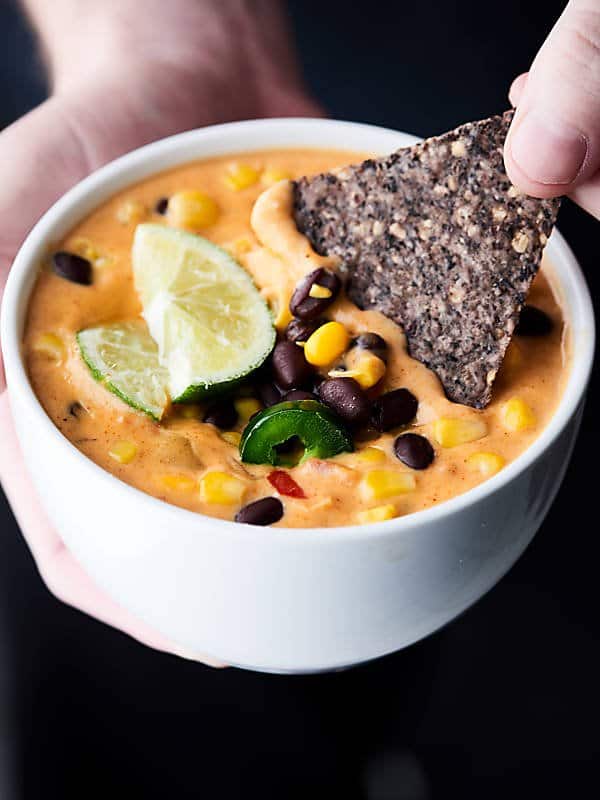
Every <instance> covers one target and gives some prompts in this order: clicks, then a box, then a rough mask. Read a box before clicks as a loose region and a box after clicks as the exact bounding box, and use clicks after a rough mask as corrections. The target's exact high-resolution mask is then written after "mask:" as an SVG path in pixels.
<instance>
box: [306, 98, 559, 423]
mask: <svg viewBox="0 0 600 800" xmlns="http://www.w3.org/2000/svg"><path fill="white" fill-rule="evenodd" d="M512 115H513V112H512V111H508V112H506V113H505V114H504V115H502V116H497V117H492V118H490V119H487V120H482V121H479V122H471V123H467V124H466V125H462V126H461V127H460V128H457V129H456V130H454V131H450V132H449V133H445V134H443V135H442V136H437V137H435V138H432V139H427V140H425V141H424V142H422V143H420V144H417V145H415V146H414V147H408V148H403V149H401V150H398V151H397V152H395V153H392V155H389V156H386V157H383V158H377V159H369V160H367V161H365V162H363V163H362V164H359V165H357V166H351V167H347V168H344V169H342V170H339V171H337V172H336V173H335V174H333V173H328V174H324V175H318V176H316V177H313V178H302V179H300V180H299V181H296V182H295V184H294V214H295V219H296V224H297V226H298V229H299V230H300V231H301V232H302V233H304V234H305V235H306V236H307V237H308V239H309V240H310V242H311V244H312V246H313V248H314V249H315V250H316V251H317V252H318V253H320V254H322V255H334V256H338V257H339V258H340V259H341V262H342V263H341V271H342V273H345V274H346V277H347V285H346V290H347V293H348V296H349V297H350V298H351V299H352V300H353V301H354V302H355V303H356V304H357V305H358V306H359V307H360V308H369V309H377V310H379V311H381V312H382V313H383V314H385V315H386V316H387V317H389V318H390V319H392V320H394V321H395V322H397V323H398V324H399V325H401V326H402V327H403V328H404V332H405V334H406V338H407V345H408V350H409V353H410V355H411V356H412V357H413V358H416V359H418V360H419V361H421V362H422V363H423V364H425V365H426V366H428V367H429V368H430V369H432V370H433V371H434V372H435V373H436V374H437V376H438V377H439V379H440V381H441V382H442V384H443V387H444V390H445V392H446V395H447V396H448V398H449V399H450V400H454V401H456V402H458V403H463V404H465V405H468V406H473V407H475V408H483V407H484V406H486V405H487V403H488V402H489V401H490V398H491V393H492V384H493V381H494V378H495V377H496V374H497V372H498V369H499V368H500V365H501V363H502V359H503V357H504V353H505V352H506V348H507V347H508V344H509V342H510V339H511V336H512V334H513V331H514V329H515V325H516V324H517V321H518V319H519V313H520V310H521V307H522V305H523V303H524V302H525V299H526V297H527V293H528V291H529V287H530V285H531V282H532V280H533V278H534V276H535V274H536V272H537V270H538V268H539V265H540V261H541V257H542V251H543V249H544V245H545V244H546V241H547V239H548V237H549V236H550V233H551V232H552V228H553V226H554V222H555V220H556V214H557V212H558V208H559V204H560V200H538V199H535V198H533V197H528V196H526V195H523V194H520V193H519V192H518V191H517V189H516V188H515V187H514V186H512V185H511V183H510V181H509V179H508V177H507V175H506V172H505V170H504V162H503V158H502V148H503V145H504V140H505V138H506V134H507V131H508V127H509V125H510V122H511V120H512Z"/></svg>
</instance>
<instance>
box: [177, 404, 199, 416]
mask: <svg viewBox="0 0 600 800" xmlns="http://www.w3.org/2000/svg"><path fill="white" fill-rule="evenodd" d="M177 408H178V411H179V416H180V417H183V419H200V406H197V405H194V404H191V405H188V404H187V403H182V404H181V405H180V406H177Z"/></svg>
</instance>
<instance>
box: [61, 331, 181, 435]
mask: <svg viewBox="0 0 600 800" xmlns="http://www.w3.org/2000/svg"><path fill="white" fill-rule="evenodd" d="M77 343H78V345H79V349H80V351H81V356H82V358H83V360H84V361H85V363H86V364H87V365H88V367H89V368H90V371H91V373H92V375H93V376H94V378H95V379H96V380H97V381H100V382H101V383H102V384H104V386H106V388H107V389H110V391H111V392H113V394H116V395H117V396H118V397H120V398H121V400H124V401H125V402H126V403H127V404H128V405H130V406H131V407H132V408H137V409H138V410H139V411H144V412H145V413H146V414H148V415H149V416H150V417H152V419H154V420H156V421H158V420H160V419H161V418H162V416H163V414H164V413H165V410H166V408H167V406H168V405H169V396H168V393H167V388H166V387H167V381H168V374H167V371H166V370H165V369H164V367H162V366H161V365H160V362H159V360H158V348H157V346H156V343H155V341H154V339H153V338H152V337H151V336H150V333H149V332H148V328H147V326H146V323H145V322H144V321H143V320H133V321H131V322H122V323H115V324H113V325H104V326H102V327H98V328H87V329H86V330H83V331H79V333H78V334H77Z"/></svg>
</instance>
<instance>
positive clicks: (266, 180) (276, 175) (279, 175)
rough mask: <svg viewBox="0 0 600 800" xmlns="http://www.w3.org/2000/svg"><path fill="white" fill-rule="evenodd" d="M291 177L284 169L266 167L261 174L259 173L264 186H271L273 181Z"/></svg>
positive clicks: (285, 179) (286, 179) (276, 181)
mask: <svg viewBox="0 0 600 800" xmlns="http://www.w3.org/2000/svg"><path fill="white" fill-rule="evenodd" d="M291 178H292V174H291V172H288V171H287V170H286V169H276V168H272V169H266V170H265V171H264V172H263V174H262V175H261V178H260V180H261V183H262V184H263V185H264V186H273V184H274V183H279V181H289V180H291Z"/></svg>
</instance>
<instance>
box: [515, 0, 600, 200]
mask: <svg viewBox="0 0 600 800" xmlns="http://www.w3.org/2000/svg"><path fill="white" fill-rule="evenodd" d="M514 88H516V89H517V91H516V92H515V91H514ZM514 88H513V93H512V94H511V98H512V97H513V95H515V94H517V95H518V106H517V110H516V112H515V117H514V120H513V122H512V125H511V128H510V130H509V133H508V137H507V140H506V146H505V152H504V159H505V164H506V171H507V173H508V176H509V178H510V179H511V181H512V182H513V183H514V184H515V185H517V186H518V187H519V188H520V189H522V190H523V191H524V192H526V193H527V194H531V195H533V196H534V197H554V196H556V195H561V194H568V193H570V192H571V191H573V189H574V188H575V187H576V186H577V185H579V184H580V183H582V182H584V181H585V180H587V179H588V178H589V177H590V176H591V175H592V174H593V173H594V172H596V170H597V169H598V168H599V167H600V4H599V3H598V0H571V2H570V3H569V4H568V5H567V7H566V8H565V10H564V11H563V13H562V15H561V16H560V18H559V19H558V21H557V23H556V25H555V26H554V28H553V29H552V31H551V33H550V35H549V36H548V38H547V39H546V41H545V43H544V45H543V46H542V48H541V50H540V51H539V53H538V54H537V56H536V58H535V60H534V62H533V64H532V65H531V70H530V72H529V75H528V76H527V80H526V81H524V80H521V81H520V82H519V84H518V85H517V86H516V87H514Z"/></svg>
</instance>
